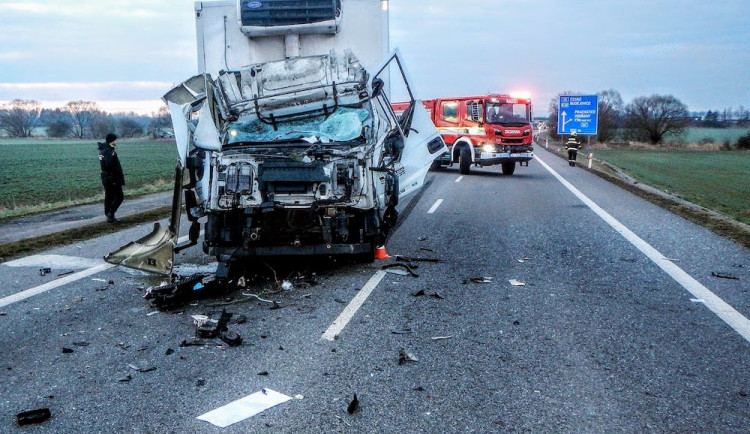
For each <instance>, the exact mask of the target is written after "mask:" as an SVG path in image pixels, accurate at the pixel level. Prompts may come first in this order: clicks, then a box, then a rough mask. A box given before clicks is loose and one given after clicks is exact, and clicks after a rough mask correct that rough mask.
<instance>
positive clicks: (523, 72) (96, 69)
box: [0, 0, 750, 115]
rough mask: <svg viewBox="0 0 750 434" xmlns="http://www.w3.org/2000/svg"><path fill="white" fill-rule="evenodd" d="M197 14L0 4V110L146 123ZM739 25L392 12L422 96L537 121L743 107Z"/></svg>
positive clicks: (588, 9) (505, 9)
mask: <svg viewBox="0 0 750 434" xmlns="http://www.w3.org/2000/svg"><path fill="white" fill-rule="evenodd" d="M359 1H362V0H359ZM193 3H194V2H193V1H192V0H158V1H154V0H120V1H110V0H75V1H70V0H37V1H34V0H27V1H13V0H10V1H8V0H0V29H2V30H0V101H7V100H10V99H15V98H20V99H35V100H39V101H43V102H45V103H48V102H49V103H54V102H57V103H58V104H63V103H65V102H67V101H72V100H87V101H96V102H98V103H99V105H100V107H102V108H103V109H105V110H112V111H120V110H131V109H132V110H145V111H147V112H148V111H151V110H155V108H156V107H158V104H159V101H158V100H159V98H160V97H161V96H162V95H163V94H164V93H165V92H166V91H168V90H169V89H170V88H171V87H172V86H173V84H175V83H179V82H180V81H182V80H184V79H186V78H188V77H190V76H191V75H193V74H195V73H196V72H197V62H196V52H195V51H196V49H195V47H196V43H195V24H194V18H193ZM344 14H346V11H344ZM748 17H750V0H715V1H706V0H701V1H698V0H669V1H668V0H463V1H459V0H390V32H391V48H395V47H398V48H399V49H400V50H401V53H402V54H403V56H404V59H405V61H406V64H407V67H408V69H409V72H410V73H411V76H412V79H413V81H414V82H415V83H414V85H415V87H416V89H417V91H418V93H419V95H418V96H421V97H423V98H434V97H439V96H457V95H467V94H481V93H489V92H495V93H497V92H510V91H529V92H530V93H531V94H532V97H533V99H534V100H535V106H536V109H535V111H536V112H537V114H538V115H546V113H547V107H548V105H549V101H550V100H551V99H553V98H555V97H556V95H557V94H558V93H560V92H564V91H573V92H580V93H586V94H589V93H590V94H593V93H596V92H599V91H602V90H608V89H614V90H617V91H619V92H620V94H621V95H622V97H623V99H624V101H625V102H626V103H628V102H630V101H631V100H632V99H633V98H635V97H638V96H648V95H652V94H670V95H674V96H675V97H677V98H678V99H680V100H681V101H682V102H683V103H685V104H686V105H687V106H688V107H689V109H690V110H705V109H713V110H716V109H724V108H729V107H734V108H736V107H738V106H744V107H745V108H748V107H750V80H749V79H748V75H750V25H749V24H748V22H749V21H748V19H749V18H748Z"/></svg>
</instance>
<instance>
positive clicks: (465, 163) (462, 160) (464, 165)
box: [458, 148, 471, 175]
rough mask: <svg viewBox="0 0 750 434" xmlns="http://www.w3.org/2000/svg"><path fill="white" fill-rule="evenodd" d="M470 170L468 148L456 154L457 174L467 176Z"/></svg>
mask: <svg viewBox="0 0 750 434" xmlns="http://www.w3.org/2000/svg"><path fill="white" fill-rule="evenodd" d="M470 170H471V152H469V149H468V148H461V150H460V151H459V154H458V173H460V174H462V175H468V174H469V171H470Z"/></svg>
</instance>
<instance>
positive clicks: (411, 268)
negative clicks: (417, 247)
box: [380, 263, 419, 277]
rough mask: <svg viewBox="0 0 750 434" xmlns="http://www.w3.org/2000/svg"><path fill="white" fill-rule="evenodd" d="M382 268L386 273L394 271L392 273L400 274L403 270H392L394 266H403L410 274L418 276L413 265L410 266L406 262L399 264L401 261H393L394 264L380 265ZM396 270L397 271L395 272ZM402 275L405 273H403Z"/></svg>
mask: <svg viewBox="0 0 750 434" xmlns="http://www.w3.org/2000/svg"><path fill="white" fill-rule="evenodd" d="M380 268H381V269H382V270H385V271H386V272H388V273H394V274H401V273H402V272H403V271H404V270H394V268H404V269H405V271H406V273H408V274H409V275H411V276H412V277H419V274H417V273H415V272H414V268H417V267H415V266H410V265H408V264H401V263H395V264H386V265H383V266H382V267H380ZM396 271H398V272H396ZM403 275H404V276H405V275H406V274H403Z"/></svg>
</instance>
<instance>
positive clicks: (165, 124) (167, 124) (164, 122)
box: [148, 105, 172, 138]
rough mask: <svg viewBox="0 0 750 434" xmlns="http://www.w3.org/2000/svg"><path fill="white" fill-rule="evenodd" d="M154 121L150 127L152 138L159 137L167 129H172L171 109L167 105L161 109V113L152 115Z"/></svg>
mask: <svg viewBox="0 0 750 434" xmlns="http://www.w3.org/2000/svg"><path fill="white" fill-rule="evenodd" d="M151 116H152V117H153V120H152V121H151V123H150V124H149V126H148V130H149V134H151V136H152V137H154V138H156V137H159V136H160V135H161V133H162V131H163V129H165V128H171V127H172V118H171V116H170V114H169V108H168V107H167V106H166V105H163V106H161V107H159V111H157V112H156V113H153V114H152V115H151Z"/></svg>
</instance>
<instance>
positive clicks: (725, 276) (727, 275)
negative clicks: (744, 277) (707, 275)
mask: <svg viewBox="0 0 750 434" xmlns="http://www.w3.org/2000/svg"><path fill="white" fill-rule="evenodd" d="M711 275H712V276H714V277H718V278H720V279H732V280H740V278H739V277H737V276H732V275H731V274H726V273H716V272H713V271H712V272H711Z"/></svg>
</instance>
